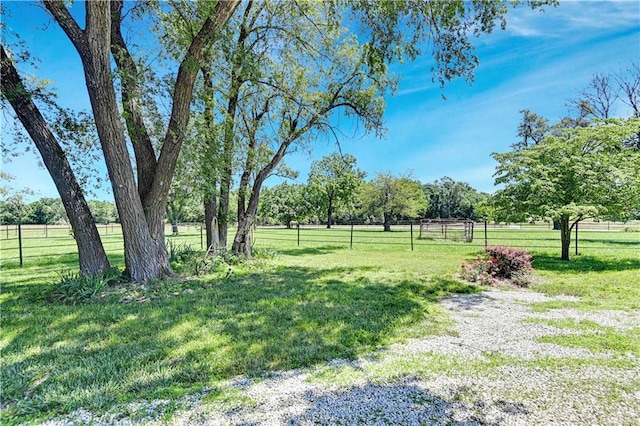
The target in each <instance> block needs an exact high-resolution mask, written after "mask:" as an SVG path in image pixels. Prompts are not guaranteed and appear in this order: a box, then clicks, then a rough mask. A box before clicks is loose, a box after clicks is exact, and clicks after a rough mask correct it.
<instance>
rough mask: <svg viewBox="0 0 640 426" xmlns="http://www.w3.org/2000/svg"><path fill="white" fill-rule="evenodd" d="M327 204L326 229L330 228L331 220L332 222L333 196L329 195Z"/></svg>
mask: <svg viewBox="0 0 640 426" xmlns="http://www.w3.org/2000/svg"><path fill="white" fill-rule="evenodd" d="M328 201H329V202H328V205H327V229H330V228H331V222H333V198H331V197H329V200H328Z"/></svg>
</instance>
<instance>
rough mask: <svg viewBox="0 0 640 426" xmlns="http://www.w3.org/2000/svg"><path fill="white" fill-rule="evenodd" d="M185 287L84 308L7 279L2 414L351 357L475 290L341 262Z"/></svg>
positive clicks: (60, 410) (93, 405)
mask: <svg viewBox="0 0 640 426" xmlns="http://www.w3.org/2000/svg"><path fill="white" fill-rule="evenodd" d="M195 284H198V285H199V286H200V287H199V288H198V286H197V285H195ZM179 285H192V286H193V287H195V288H196V290H195V291H193V292H189V293H184V292H177V294H176V293H167V294H164V295H163V297H159V298H158V299H155V300H152V301H149V302H146V303H119V302H118V301H117V297H116V298H115V299H110V300H103V301H101V302H92V303H86V304H82V305H78V306H65V305H57V304H51V303H48V302H47V301H46V299H42V298H41V299H39V300H35V298H34V297H32V296H33V295H34V294H37V295H41V290H38V287H40V286H37V285H31V286H30V285H27V284H23V283H21V284H18V286H17V287H18V288H11V286H10V288H9V289H8V290H9V291H11V292H12V293H15V298H10V299H9V300H8V301H6V302H5V303H4V304H3V329H4V331H3V333H4V334H3V341H2V344H3V351H2V353H3V361H2V366H1V374H2V377H3V383H2V388H3V389H2V391H3V404H5V406H4V407H3V411H2V413H1V414H0V422H2V423H5V424H7V423H13V422H14V421H15V423H19V422H24V421H25V420H28V419H29V418H30V417H29V416H31V415H34V413H40V414H37V415H38V416H40V417H42V416H44V415H45V414H43V413H48V414H47V415H48V416H54V415H56V414H65V413H69V412H71V411H73V410H75V409H77V408H80V407H82V408H84V409H87V410H90V411H94V412H97V413H104V412H105V411H107V410H108V409H109V408H111V407H112V406H113V405H114V404H122V403H126V402H130V401H133V400H141V399H143V400H144V399H146V400H152V399H157V398H176V397H179V396H183V395H186V394H190V393H194V392H197V391H199V390H201V389H203V388H204V387H205V386H213V387H215V386H216V384H217V383H219V381H221V380H226V379H229V378H231V377H235V376H238V375H246V376H256V375H260V374H262V373H264V372H266V371H268V370H273V369H275V370H289V369H294V368H299V367H308V366H312V365H315V364H318V363H323V362H326V361H329V360H331V359H335V358H343V359H352V358H354V357H356V356H358V355H359V354H361V353H363V352H366V351H369V350H371V349H374V348H376V347H379V346H380V345H384V344H387V343H389V342H391V341H394V339H397V338H398V337H399V333H401V330H402V329H403V327H407V326H410V325H412V324H418V323H422V322H424V321H426V322H427V326H426V327H427V328H428V327H429V325H428V321H429V320H428V316H429V314H426V313H427V312H428V306H429V305H430V304H432V303H434V302H436V301H437V299H438V298H439V297H442V296H446V295H448V294H450V293H451V292H472V291H477V290H474V289H475V288H474V287H473V286H468V285H465V284H462V283H460V282H457V281H454V280H448V279H444V278H437V279H434V280H432V281H424V282H412V281H408V280H405V281H402V282H399V283H398V282H391V281H384V280H378V278H377V277H376V275H375V273H371V271H367V270H366V268H364V269H361V268H344V267H342V268H335V269H317V268H306V267H290V268H279V269H266V270H255V269H248V271H245V272H243V271H238V272H237V273H236V274H235V275H234V276H233V277H232V278H231V279H228V280H222V281H211V282H206V281H205V282H203V281H193V282H187V283H185V282H180V283H179ZM174 294H175V295H174ZM425 314H426V317H425ZM425 318H426V319H425ZM428 332H430V331H426V333H428ZM431 332H433V331H431ZM176 408H177V407H176Z"/></svg>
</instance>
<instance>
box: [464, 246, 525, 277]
mask: <svg viewBox="0 0 640 426" xmlns="http://www.w3.org/2000/svg"><path fill="white" fill-rule="evenodd" d="M485 251H486V254H485V255H481V254H479V255H478V258H477V259H476V260H475V261H473V262H471V263H467V262H462V272H461V276H462V278H463V279H464V280H466V281H469V282H475V283H479V284H482V285H495V284H498V283H500V282H506V283H508V284H512V285H516V286H518V287H528V286H529V285H530V284H531V272H532V271H533V267H532V266H531V262H532V257H531V255H530V254H529V253H527V252H526V251H524V250H520V249H515V248H510V247H504V246H495V247H487V248H486V250H485Z"/></svg>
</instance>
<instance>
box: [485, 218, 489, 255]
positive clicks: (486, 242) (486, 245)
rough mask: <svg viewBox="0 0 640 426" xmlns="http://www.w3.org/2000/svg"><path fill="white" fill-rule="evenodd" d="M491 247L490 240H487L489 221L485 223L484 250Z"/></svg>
mask: <svg viewBox="0 0 640 426" xmlns="http://www.w3.org/2000/svg"><path fill="white" fill-rule="evenodd" d="M487 247H489V239H488V238H487V221H486V220H485V221H484V248H485V249H486V248H487Z"/></svg>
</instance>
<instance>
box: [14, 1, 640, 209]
mask: <svg viewBox="0 0 640 426" xmlns="http://www.w3.org/2000/svg"><path fill="white" fill-rule="evenodd" d="M3 3H4V4H5V6H7V7H8V8H9V9H11V11H12V13H11V16H8V17H7V22H6V23H7V25H9V26H11V27H13V29H14V30H16V31H17V32H18V33H19V34H20V36H21V37H22V38H23V39H24V41H25V43H26V44H27V46H29V48H30V49H31V50H32V51H33V52H34V53H35V55H37V56H38V57H39V58H40V59H41V63H40V65H39V69H38V70H37V72H36V74H37V76H38V77H39V78H47V79H50V80H52V81H54V82H55V88H56V90H57V92H58V93H59V101H60V103H61V104H62V105H64V106H68V107H73V108H86V109H88V98H87V95H86V89H85V88H84V81H83V75H82V70H81V66H80V61H79V59H78V58H77V54H76V53H75V52H74V51H73V49H72V48H71V45H70V44H69V42H68V40H66V39H65V38H64V36H63V35H62V33H61V32H60V30H59V29H58V28H57V27H56V25H55V24H53V23H49V25H48V27H47V29H46V30H45V31H42V30H36V29H35V28H36V26H37V27H39V28H42V27H44V26H46V23H47V22H50V20H49V19H48V18H47V15H46V13H45V12H44V11H42V10H41V9H39V8H37V7H34V6H32V5H29V4H27V3H24V2H3ZM507 19H508V25H507V29H506V31H501V30H499V29H497V30H495V31H494V33H493V34H491V35H489V36H484V37H482V38H480V39H475V40H474V41H475V44H476V47H477V50H476V53H477V55H478V57H479V60H480V66H479V67H478V69H477V70H476V73H475V74H476V77H475V83H474V84H473V85H468V84H467V83H466V82H464V81H463V80H456V81H453V82H450V83H449V84H448V85H447V86H446V87H445V88H444V89H441V88H440V87H439V86H438V84H436V83H432V82H431V73H430V71H429V69H430V67H431V59H430V57H429V56H428V55H424V56H422V57H420V58H418V59H417V60H416V61H414V62H411V63H408V64H405V65H402V66H400V65H397V66H394V67H393V71H394V72H395V73H397V74H398V75H399V76H400V77H401V81H400V85H399V90H398V92H397V93H396V95H395V96H393V97H389V98H388V99H387V112H386V114H385V123H386V127H387V129H388V131H387V133H386V138H385V139H382V140H380V139H376V138H375V137H373V136H364V137H363V136H362V135H357V136H356V137H355V138H350V137H348V136H351V135H352V134H353V129H352V128H351V127H348V128H346V129H345V131H344V134H345V135H346V137H344V138H343V139H342V140H341V147H342V151H343V152H345V153H349V154H351V155H354V156H355V157H356V158H357V159H358V167H359V168H360V169H362V170H364V171H365V172H367V174H368V176H369V177H373V176H375V174H376V173H377V172H381V171H388V172H391V173H394V174H404V173H408V172H411V173H412V174H413V176H414V177H415V178H416V179H418V180H420V181H422V182H424V183H427V182H432V181H434V180H436V179H439V178H441V177H443V176H449V177H451V178H453V179H454V180H456V181H463V182H468V183H469V184H471V186H473V187H474V188H476V189H478V190H480V191H485V192H493V191H494V190H495V188H494V186H493V177H492V175H493V172H494V168H495V162H494V161H493V159H492V158H491V156H490V154H491V153H492V152H504V151H507V150H509V146H510V145H511V144H512V143H514V142H515V141H516V131H517V126H518V123H519V121H520V118H521V114H520V113H519V111H520V110H522V109H524V108H527V109H530V110H532V111H534V112H536V113H538V114H541V115H543V116H545V117H547V118H548V119H549V120H550V121H551V122H555V121H557V120H559V119H560V118H561V117H563V116H565V115H567V113H568V108H567V106H566V103H567V100H568V99H570V98H575V97H577V95H578V94H579V92H580V91H581V90H582V89H584V88H585V86H586V85H587V84H588V82H589V80H590V79H591V77H592V76H593V74H594V73H595V72H610V71H618V70H620V68H623V67H627V66H629V65H630V64H631V62H632V61H635V62H636V63H638V62H640V2H637V1H635V0H629V1H627V0H624V1H604V2H595V1H561V4H560V6H559V7H557V8H550V7H547V8H545V12H544V13H541V12H540V11H532V10H530V9H527V8H525V7H520V8H518V9H515V10H511V11H510V12H509V14H508V15H507ZM442 95H445V96H446V98H447V100H443V99H442ZM619 113H620V114H624V113H625V111H624V109H623V108H622V106H620V109H619ZM5 119H6V117H2V120H3V121H2V126H3V138H6V137H9V136H8V135H7V133H6V132H5V131H4V130H5V128H6V126H7V123H6V121H5ZM335 150H336V147H335V145H334V144H330V143H326V142H321V143H319V144H317V145H316V146H315V147H314V150H313V153H312V155H307V154H303V153H297V154H295V155H293V156H291V157H290V158H289V159H288V160H287V164H288V165H289V166H290V167H291V168H293V169H295V170H298V171H299V172H300V178H299V180H300V181H306V177H307V174H308V171H309V165H310V163H311V162H312V161H313V160H317V159H320V158H321V157H322V156H323V155H327V154H329V153H331V152H333V151H335ZM2 170H3V171H4V172H6V173H9V174H12V175H14V176H15V178H16V180H15V181H13V183H12V186H14V187H15V188H17V189H21V188H24V187H28V188H31V189H33V190H34V191H35V192H36V195H35V197H34V198H39V197H41V196H49V197H56V196H57V193H56V190H55V186H54V185H53V182H52V181H51V179H50V178H49V176H48V174H47V172H46V170H44V169H43V168H41V167H39V166H38V161H37V158H36V157H35V155H33V154H30V153H27V154H25V155H23V156H21V157H18V158H14V159H11V161H10V162H8V159H7V158H3V159H2ZM273 183H275V182H272V184H273ZM267 184H268V182H267ZM97 197H98V198H105V199H109V198H110V195H109V194H107V193H98V194H97Z"/></svg>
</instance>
